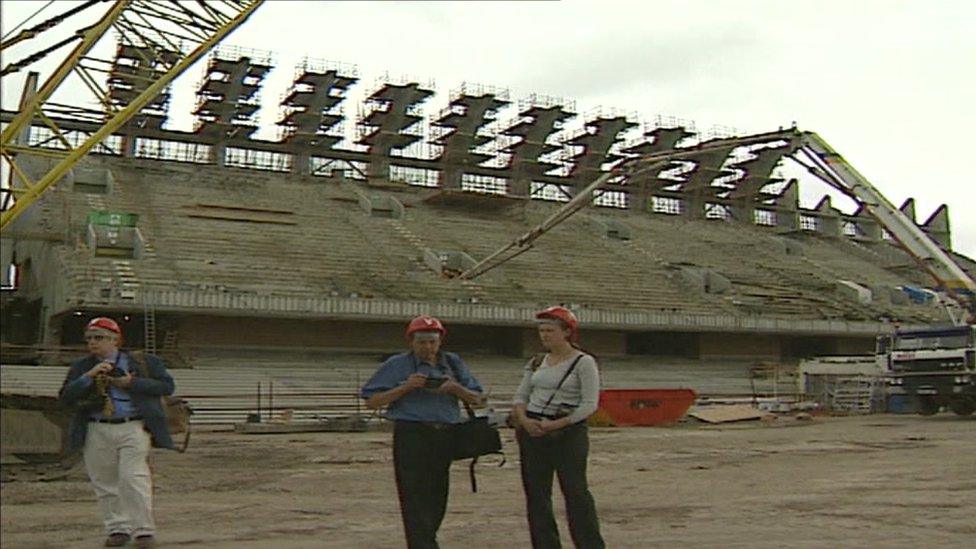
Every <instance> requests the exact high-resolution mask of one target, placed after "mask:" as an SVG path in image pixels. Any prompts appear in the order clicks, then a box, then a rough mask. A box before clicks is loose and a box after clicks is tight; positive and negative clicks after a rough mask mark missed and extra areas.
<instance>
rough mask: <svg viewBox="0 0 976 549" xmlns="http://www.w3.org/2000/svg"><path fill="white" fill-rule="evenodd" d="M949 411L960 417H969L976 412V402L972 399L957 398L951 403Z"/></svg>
mask: <svg viewBox="0 0 976 549" xmlns="http://www.w3.org/2000/svg"><path fill="white" fill-rule="evenodd" d="M949 409H950V410H952V412H953V413H954V414H956V415H959V416H968V415H970V414H972V413H973V412H976V401H973V399H971V398H956V399H952V400H950V401H949Z"/></svg>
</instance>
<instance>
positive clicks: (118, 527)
mask: <svg viewBox="0 0 976 549" xmlns="http://www.w3.org/2000/svg"><path fill="white" fill-rule="evenodd" d="M85 342H86V343H87V345H88V351H89V354H88V356H85V357H84V358H80V359H78V360H76V361H75V362H74V363H72V364H71V367H70V368H69V369H68V375H67V377H66V378H65V381H64V384H63V385H62V386H61V391H60V393H59V399H60V400H61V402H62V404H64V405H66V406H69V407H70V408H71V409H72V416H71V421H70V423H69V427H68V439H69V440H68V445H69V448H70V449H71V450H74V449H78V448H83V454H84V461H85V469H86V470H87V471H88V477H89V479H90V480H91V483H92V486H93V487H94V489H95V495H96V496H97V498H98V507H99V510H100V511H101V514H102V521H103V523H104V525H105V530H106V533H107V535H108V537H107V538H106V540H105V546H106V547H120V546H123V545H126V544H128V543H129V541H130V540H132V541H133V544H134V546H135V547H152V546H153V545H154V544H155V535H156V525H155V521H154V519H153V509H152V475H151V472H150V468H149V451H150V447H157V448H173V447H174V444H173V439H172V437H171V435H170V432H169V427H168V426H167V424H166V416H165V414H164V411H163V408H162V405H161V404H160V397H161V396H166V395H171V394H173V390H174V388H175V385H174V383H173V378H172V377H171V376H170V375H169V373H168V372H167V371H166V367H165V365H163V362H162V361H161V360H160V359H159V358H158V357H156V356H153V355H143V356H141V357H139V358H138V359H137V358H136V357H134V356H133V355H132V353H130V352H128V351H125V350H122V349H121V348H120V347H121V345H122V329H121V328H120V327H119V325H118V323H117V322H116V321H114V320H112V319H111V318H107V317H98V318H94V319H92V320H91V321H89V322H88V324H87V325H86V327H85ZM143 362H144V365H143V364H142V363H143Z"/></svg>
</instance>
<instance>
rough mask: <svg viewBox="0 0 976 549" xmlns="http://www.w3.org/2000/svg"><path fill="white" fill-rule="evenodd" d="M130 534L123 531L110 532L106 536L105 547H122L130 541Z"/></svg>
mask: <svg viewBox="0 0 976 549" xmlns="http://www.w3.org/2000/svg"><path fill="white" fill-rule="evenodd" d="M129 539H130V536H129V534H123V533H121V532H116V533H114V534H109V535H108V537H107V538H105V547H122V546H123V545H125V544H126V543H129Z"/></svg>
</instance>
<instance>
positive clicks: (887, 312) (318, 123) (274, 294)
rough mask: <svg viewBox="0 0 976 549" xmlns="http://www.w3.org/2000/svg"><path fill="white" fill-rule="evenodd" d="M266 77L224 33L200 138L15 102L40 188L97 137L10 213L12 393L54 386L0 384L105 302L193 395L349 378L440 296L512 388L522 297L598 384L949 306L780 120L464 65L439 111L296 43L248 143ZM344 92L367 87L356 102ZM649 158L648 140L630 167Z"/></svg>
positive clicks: (837, 334)
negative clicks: (838, 193)
mask: <svg viewBox="0 0 976 549" xmlns="http://www.w3.org/2000/svg"><path fill="white" fill-rule="evenodd" d="M123 38H124V36H123ZM140 48H141V49H140ZM153 55H157V56H158V55H159V54H158V51H156V52H155V53H154V52H153V51H150V49H149V48H148V47H147V46H146V45H145V44H141V45H140V44H139V43H127V42H126V41H125V40H122V41H120V42H119V44H118V47H117V49H116V57H115V59H114V60H112V61H111V69H110V70H108V71H107V72H108V75H109V76H108V80H107V83H106V84H105V86H106V88H105V92H106V96H105V97H106V98H107V101H106V102H105V104H107V105H110V106H111V107H112V108H111V110H112V112H121V111H123V110H124V109H125V108H126V107H128V106H129V105H130V102H131V101H132V100H133V98H135V97H137V96H140V94H141V93H142V92H144V91H145V90H146V89H148V86H149V85H150V84H151V83H153V82H154V79H153V75H154V74H156V73H154V71H156V72H159V73H160V74H161V72H162V71H161V69H159V68H158V67H157V66H156V65H147V63H146V59H147V58H152V56H153ZM270 69H271V63H270V61H268V60H267V59H264V58H262V57H261V56H260V55H257V54H255V52H249V51H245V50H240V49H235V48H227V47H225V48H220V47H218V48H216V49H214V50H213V52H212V53H211V54H210V56H209V58H208V68H207V71H206V73H205V75H204V77H203V79H202V81H201V83H200V85H199V88H198V91H197V95H198V103H197V106H196V109H195V110H194V112H193V115H194V116H195V117H196V121H197V125H196V128H195V130H194V131H191V132H184V131H175V130H172V129H168V126H167V124H166V119H167V116H172V114H173V113H169V112H168V108H169V105H168V100H169V96H168V93H167V91H166V90H165V89H163V90H162V91H160V92H159V93H158V94H155V95H153V99H152V101H151V102H148V103H145V104H143V105H141V106H140V105H137V106H138V107H139V109H138V112H136V113H134V114H132V115H131V116H130V117H128V118H127V120H124V121H121V122H119V123H118V124H117V125H116V126H117V127H115V128H114V129H111V131H106V132H104V133H105V134H104V135H99V132H102V131H103V130H104V129H105V127H106V126H105V117H104V113H102V115H101V116H102V117H101V118H100V117H99V115H98V113H97V112H96V113H92V112H79V111H68V110H63V109H62V110H61V111H60V112H50V111H49V112H46V113H45V116H44V117H40V116H33V117H31V115H30V112H28V113H27V115H26V119H24V116H22V115H23V113H25V112H27V111H25V109H26V108H27V107H30V108H36V107H37V105H33V106H32V105H31V104H30V98H31V97H34V96H36V95H37V94H38V93H39V89H38V86H37V83H36V82H37V81H36V79H34V80H33V82H34V84H33V87H28V88H27V89H25V90H24V93H23V97H24V98H25V99H24V101H23V102H22V105H21V108H20V109H18V110H4V111H3V113H2V116H3V122H4V124H5V125H7V126H8V127H9V126H10V125H11V124H16V123H18V121H19V122H20V124H21V126H20V127H19V128H18V131H17V135H16V136H15V137H13V138H12V139H11V141H10V143H9V145H8V144H7V141H5V148H6V149H7V151H9V152H10V155H11V157H13V156H15V157H16V168H15V170H12V172H11V178H14V177H15V176H16V177H17V178H20V177H21V176H23V178H24V179H25V180H32V181H40V180H43V179H44V178H45V177H47V176H49V175H50V174H51V173H52V170H53V169H55V168H56V167H57V166H59V165H61V164H59V163H61V162H62V161H63V158H64V156H65V155H67V154H68V153H70V152H71V151H73V150H75V149H77V148H79V147H80V146H81V145H82V144H83V143H86V142H87V141H88V140H90V139H91V138H92V136H97V137H98V139H97V143H95V144H94V145H92V146H91V147H90V150H89V151H88V153H87V154H86V155H84V156H83V157H82V158H80V159H78V161H77V162H75V163H73V164H71V165H70V167H69V169H64V170H63V173H57V174H55V175H56V176H57V177H56V178H55V181H52V182H51V186H50V188H48V189H46V190H45V191H44V192H43V194H40V195H39V196H38V197H37V198H36V200H35V201H33V203H32V204H30V205H29V206H28V207H26V208H25V209H24V210H23V211H21V212H19V215H18V216H17V217H16V219H13V220H11V221H10V222H9V223H6V222H5V226H4V228H3V235H2V239H3V242H2V244H3V246H2V250H3V269H2V271H3V274H4V287H5V290H4V292H3V294H2V299H3V323H2V325H3V330H2V343H3V354H4V359H3V360H4V367H5V380H4V389H5V390H7V389H8V387H11V386H12V384H15V383H18V382H20V383H24V384H26V385H31V384H35V386H44V387H48V390H50V388H51V387H53V386H54V385H55V381H54V380H55V379H56V378H57V377H58V376H57V375H54V374H51V375H49V376H47V377H45V376H43V375H40V374H36V373H35V374H25V373H23V372H24V371H25V370H24V369H20V370H18V372H20V373H18V374H17V375H18V376H20V377H18V378H17V379H15V378H14V377H13V374H9V375H8V374H7V371H12V370H10V369H9V368H7V365H8V364H11V363H21V364H45V365H64V364H65V363H66V361H67V360H68V359H70V358H72V357H75V356H77V355H78V354H79V353H81V352H82V350H83V345H82V343H83V342H82V335H83V334H82V331H83V330H82V327H83V326H84V323H85V322H86V321H87V320H88V319H90V318H91V317H93V316H96V315H110V316H113V317H115V318H117V319H119V320H120V321H121V322H122V324H123V329H124V331H125V334H126V340H127V344H128V345H129V346H133V347H141V348H146V349H148V350H150V351H153V352H156V353H158V354H160V355H161V356H163V357H164V359H166V360H167V362H168V364H169V365H170V366H171V367H172V368H174V369H177V373H176V375H177V380H178V382H180V380H181V379H185V380H186V383H184V384H183V385H182V387H181V391H182V392H183V393H184V394H186V393H188V392H189V393H194V392H196V391H199V393H200V394H203V393H205V392H206V391H207V390H208V389H207V388H208V387H212V386H213V385H214V383H213V380H214V379H218V378H220V377H221V376H224V374H225V373H226V372H227V371H228V370H237V371H247V372H251V373H252V374H253V376H252V377H247V376H244V377H241V376H237V378H236V379H240V380H242V381H240V382H239V385H240V387H241V388H239V391H240V392H243V391H245V390H250V389H244V388H243V387H245V386H248V384H250V383H252V382H253V381H254V380H278V381H279V386H282V385H286V384H287V383H289V380H298V379H301V380H305V381H303V382H302V383H306V384H307V383H309V381H308V380H316V381H315V383H316V384H318V386H321V387H322V388H323V389H326V388H329V387H335V385H334V382H337V380H341V382H342V383H345V384H348V386H349V387H353V386H354V384H355V379H358V378H356V377H355V376H357V375H363V374H364V373H365V372H368V371H369V370H370V369H371V368H373V367H374V366H375V364H376V363H377V361H379V360H380V359H381V357H383V356H385V355H386V354H388V353H392V352H395V351H397V350H398V349H399V348H400V347H401V346H402V330H403V327H404V325H405V323H406V321H407V320H408V319H409V318H410V317H412V316H413V315H416V314H420V313H427V314H432V315H435V316H438V317H440V318H441V319H442V320H443V321H444V322H445V323H446V324H447V325H448V329H449V336H448V340H447V347H448V348H450V349H452V350H457V351H459V352H461V353H463V354H464V356H465V357H466V358H468V360H469V362H470V363H471V366H472V368H474V369H475V371H478V368H479V366H481V367H483V368H484V371H485V372H486V373H485V374H484V377H486V378H487V379H488V380H489V385H493V386H494V387H496V388H497V389H498V390H497V393H496V396H498V397H500V398H507V394H508V393H507V391H508V390H509V389H511V388H513V387H514V385H515V384H516V383H517V381H518V379H517V378H518V375H519V374H518V370H519V368H520V367H521V364H522V362H523V358H524V357H526V356H528V355H530V354H531V353H533V352H535V351H536V350H537V342H536V337H535V335H534V328H533V323H532V318H533V316H532V313H533V312H534V311H536V310H538V309H539V308H541V307H544V306H547V305H551V304H555V303H560V304H564V305H566V306H567V307H570V308H571V309H573V310H574V311H575V312H576V313H577V314H578V316H579V318H580V320H581V322H582V325H583V341H584V344H585V346H586V347H587V348H588V349H590V350H591V351H593V352H594V353H596V354H597V355H598V356H600V357H601V359H602V367H603V372H604V376H605V379H606V383H607V385H608V386H618V387H619V386H632V385H655V386H687V387H691V388H694V389H696V390H698V391H699V392H700V393H716V394H718V393H723V394H724V393H742V392H747V389H748V383H749V381H748V379H747V376H746V375H745V374H744V372H747V371H748V370H749V369H750V368H753V367H755V366H756V365H757V364H759V363H766V364H768V363H775V364H781V365H784V366H795V365H796V364H797V362H798V361H799V360H800V359H802V358H805V357H810V356H817V355H831V354H858V353H870V352H872V350H873V348H874V341H875V338H876V336H878V335H880V334H884V333H889V332H891V331H892V330H893V329H894V327H895V326H923V325H931V324H940V323H949V322H950V321H952V320H954V318H953V317H954V316H955V315H958V314H960V313H959V311H956V312H954V311H953V309H952V307H950V306H949V305H950V302H951V301H952V300H951V299H950V298H949V297H947V296H946V294H945V290H946V289H947V288H944V287H939V285H938V284H937V283H936V282H935V279H933V278H932V276H930V273H929V272H927V269H926V268H924V267H922V266H920V265H919V262H918V261H917V257H913V255H917V254H913V253H910V251H906V249H905V248H904V247H903V246H902V245H900V244H899V242H897V240H902V239H900V238H897V239H896V238H892V236H893V235H892V234H891V231H890V228H889V227H888V226H887V225H886V224H885V222H884V219H883V218H882V219H879V215H878V213H877V212H876V211H871V208H870V206H871V205H872V204H870V203H868V202H867V201H860V202H862V204H861V208H859V209H858V210H857V211H856V212H855V213H853V214H845V213H842V212H841V211H839V210H838V209H836V208H834V207H833V206H832V204H831V200H830V198H829V197H828V196H825V197H824V198H823V200H822V201H820V203H819V204H818V205H817V206H816V207H814V208H812V209H807V208H802V207H801V206H800V200H799V185H800V183H799V182H798V181H797V180H795V179H788V178H784V177H782V176H781V175H780V173H781V172H780V170H779V169H778V168H779V166H781V165H782V164H783V163H785V162H798V163H799V164H800V165H801V166H806V167H807V168H809V169H811V170H812V171H818V170H822V169H823V167H822V166H821V167H818V166H817V165H816V163H815V162H812V161H806V162H805V161H804V160H803V156H802V155H801V154H800V153H801V152H802V148H803V147H802V144H803V136H804V135H805V134H803V132H800V131H798V130H796V129H795V128H788V129H780V130H777V131H773V132H770V133H767V134H758V135H746V136H734V135H696V134H695V133H694V132H693V131H691V129H692V128H690V127H688V125H687V124H685V125H682V124H680V123H675V121H669V120H659V121H657V123H655V124H640V123H638V121H637V120H635V119H634V118H633V117H631V116H626V115H620V114H616V113H606V112H595V113H588V114H583V115H578V114H577V113H575V112H574V108H573V105H572V102H569V101H563V100H559V99H554V98H550V97H542V96H530V97H527V98H524V99H519V100H512V99H511V98H510V97H509V94H508V92H506V91H505V90H500V89H496V88H491V87H488V86H476V85H462V86H460V87H459V88H458V89H456V90H454V91H453V92H451V93H450V96H449V98H448V101H447V107H446V108H444V109H442V110H441V111H440V112H428V111H426V110H425V109H424V105H425V103H427V102H428V100H430V99H431V98H432V97H434V95H435V91H434V90H433V89H430V88H429V87H428V86H425V85H423V84H421V83H418V82H415V81H402V82H401V81H392V80H390V79H386V80H380V81H377V82H375V83H373V84H372V85H371V87H370V86H369V85H366V84H363V83H360V82H359V78H358V76H357V74H356V71H355V70H354V69H352V68H350V67H344V66H338V65H334V64H328V63H324V62H322V63H317V62H315V61H306V62H304V63H302V64H301V66H298V67H297V68H296V71H295V78H294V82H293V85H292V87H291V89H290V90H289V92H288V93H287V94H286V95H285V96H284V98H283V99H282V101H281V103H280V110H281V113H282V116H281V118H280V122H279V126H280V138H278V139H275V140H261V139H257V138H254V133H255V131H256V130H257V123H256V121H255V120H256V119H255V113H256V112H257V110H258V108H259V102H258V99H257V97H258V96H259V91H260V89H261V84H262V79H263V78H264V76H265V75H266V74H267V73H268V72H269V70H270ZM357 86H364V87H365V88H366V89H365V90H364V91H365V93H364V94H363V96H364V97H365V99H364V100H363V101H362V102H361V103H360V104H356V105H347V104H346V103H347V102H348V101H347V97H348V96H349V95H350V91H351V90H353V89H354V88H356V87H357ZM40 91H43V90H40ZM352 109H355V110H356V111H357V112H358V115H357V116H355V117H347V116H346V114H345V113H346V112H347V111H349V110H352ZM347 121H351V122H352V123H353V130H352V131H347ZM567 128H575V129H572V130H570V129H567ZM5 137H7V136H6V133H5ZM642 158H654V159H663V160H661V161H660V162H657V163H652V164H649V165H647V167H646V169H642V170H634V169H627V167H628V166H632V165H633V164H634V162H637V161H639V160H640V159H642ZM45 174H47V175H45ZM601 178H602V184H600V185H599V186H598V188H594V187H593V185H592V184H593V182H594V181H597V180H600V179H601ZM16 185H18V183H17V182H16V181H14V183H13V184H12V186H11V185H8V186H7V188H8V189H10V188H12V187H15V186H16ZM13 195H14V193H12V192H7V193H6V199H5V202H4V203H5V209H9V207H10V206H11V204H12V202H11V201H10V198H11V197H13ZM853 196H854V198H855V200H858V196H857V195H856V193H853ZM580 197H582V200H579V199H580ZM14 198H16V197H14ZM580 202H582V203H583V204H582V205H581V206H579V207H578V208H575V209H572V210H567V209H566V208H567V207H569V206H572V205H574V204H576V203H580ZM895 211H896V213H897V214H898V215H900V216H902V218H903V219H907V220H909V221H910V222H911V224H912V225H913V227H915V228H916V229H917V230H918V234H920V235H922V237H923V238H925V239H927V240H928V241H929V242H930V243H931V244H932V245H933V246H934V247H937V248H938V249H939V250H941V251H942V252H943V253H944V254H945V255H946V257H949V258H950V259H951V261H952V262H954V263H955V264H956V265H958V266H959V267H960V268H961V270H962V272H965V273H968V276H969V277H970V278H971V277H972V276H973V273H976V263H974V262H973V261H972V260H971V259H970V258H967V257H964V256H962V255H959V254H956V253H953V252H952V251H951V233H950V224H949V214H948V210H947V208H946V207H944V206H943V207H941V208H939V209H938V210H937V211H936V212H935V213H933V214H932V215H931V216H930V217H928V218H927V219H926V220H925V221H924V222H922V223H918V224H916V223H915V211H914V205H913V203H912V201H908V202H906V203H905V204H903V205H902V206H901V207H900V208H898V209H896V210H895ZM564 212H567V213H564ZM553 219H558V221H559V222H558V223H555V222H552V220H553ZM540 228H541V229H540ZM513 242H515V243H516V244H517V245H516V246H514V249H515V250H516V252H515V253H510V254H509V257H506V258H505V260H504V261H497V262H495V263H493V264H490V265H486V264H485V263H484V260H486V259H487V258H491V257H493V254H494V253H495V252H496V251H497V250H500V249H505V248H506V246H508V247H509V248H512V246H511V244H512V243H513ZM11 267H13V268H12V269H11ZM962 314H965V312H963V313H962ZM180 368H184V369H188V370H179V369H180ZM189 369H192V372H191V371H190V370H189ZM45 370H50V371H54V372H55V373H57V374H59V375H61V374H60V372H62V370H61V369H45ZM32 376H33V377H32ZM181 376H182V377H181ZM18 379H19V380H21V381H18ZM224 379H226V377H224ZM38 380H40V381H38ZM44 380H47V381H44ZM296 383H298V382H297V381H296ZM188 384H189V385H188ZM194 384H195V385H194ZM330 384H331V385H330ZM187 387H189V389H187ZM216 408H219V406H216V405H215V409H216ZM213 417H214V418H216V417H217V416H213ZM221 418H223V419H222V420H227V421H240V420H242V419H243V417H241V414H237V415H233V416H226V417H225V416H221Z"/></svg>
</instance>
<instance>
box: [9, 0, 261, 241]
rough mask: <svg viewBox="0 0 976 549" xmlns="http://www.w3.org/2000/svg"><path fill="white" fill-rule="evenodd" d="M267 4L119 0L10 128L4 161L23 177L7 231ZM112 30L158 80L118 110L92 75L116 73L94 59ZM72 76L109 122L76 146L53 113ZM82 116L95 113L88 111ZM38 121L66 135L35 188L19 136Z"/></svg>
mask: <svg viewBox="0 0 976 549" xmlns="http://www.w3.org/2000/svg"><path fill="white" fill-rule="evenodd" d="M263 1H264V0H232V1H226V2H220V3H216V2H212V3H205V2H199V3H197V4H190V3H183V2H170V3H164V2H153V1H149V0H117V1H116V2H115V3H114V4H112V7H111V8H110V9H109V10H108V11H107V12H106V13H105V15H104V16H102V17H101V19H99V20H98V21H97V22H96V23H94V24H93V25H91V26H89V27H86V28H84V29H82V30H81V31H79V32H80V33H81V35H82V39H81V42H80V43H79V44H78V45H77V46H76V47H75V48H74V49H73V50H72V51H71V53H70V54H68V56H67V57H66V58H65V59H64V60H63V61H62V62H61V64H60V65H59V66H58V68H57V69H56V70H55V71H54V72H53V73H52V74H51V75H50V77H48V79H47V80H46V81H45V82H44V83H43V84H42V85H41V87H40V89H39V90H37V91H36V92H33V93H32V90H27V89H25V93H24V96H23V97H22V100H21V105H20V111H19V112H18V113H17V115H16V116H14V118H13V119H12V120H11V121H10V123H9V124H8V125H7V126H6V127H5V128H4V129H3V133H2V136H0V143H2V146H3V152H4V160H5V161H6V162H9V163H10V166H11V173H12V174H13V175H16V177H13V176H12V177H11V181H10V188H9V189H8V190H9V192H10V193H12V195H13V197H14V199H15V202H14V204H13V206H12V207H11V208H10V209H7V210H5V211H3V212H2V213H0V228H6V227H7V225H8V224H9V223H10V222H12V221H13V220H14V219H16V218H17V216H18V215H20V213H21V212H23V211H24V210H25V209H26V208H27V207H29V206H30V205H31V204H33V203H34V201H36V200H37V199H38V198H39V197H40V196H41V195H42V194H43V193H44V191H45V190H47V189H48V188H49V187H51V186H52V185H53V184H54V183H55V182H56V181H58V180H59V179H60V178H61V177H62V176H64V175H65V174H66V173H67V172H68V170H70V169H71V168H72V166H74V164H75V163H76V162H77V161H78V160H79V159H81V158H82V157H83V156H84V155H85V154H87V153H88V151H90V150H91V149H92V148H93V147H94V146H95V145H97V144H98V143H100V142H102V141H103V140H104V139H106V138H107V137H108V136H110V135H111V134H112V133H113V132H115V131H117V130H118V129H119V128H121V127H122V126H123V125H124V124H125V123H126V122H127V121H129V120H130V119H131V118H132V117H133V116H134V115H136V113H138V112H139V111H140V110H141V109H142V108H143V107H145V106H146V105H147V104H149V103H150V102H151V101H152V100H153V99H154V98H155V97H156V96H157V95H158V94H159V93H160V92H161V91H163V89H164V88H165V87H166V86H167V85H169V84H170V83H171V82H172V81H173V79H175V78H176V77H177V76H179V75H180V74H181V73H183V71H185V70H186V69H187V68H188V67H189V66H190V65H192V64H193V63H194V62H196V61H197V60H198V59H200V58H201V57H202V56H204V55H205V54H206V53H207V52H208V51H210V50H211V49H212V48H213V47H214V46H215V45H216V44H217V43H218V42H220V41H221V40H222V39H223V38H224V37H226V36H227V35H228V34H229V33H230V32H231V31H233V30H234V29H235V28H237V27H238V26H239V25H241V24H242V23H243V22H244V21H245V20H246V19H247V18H248V17H249V16H250V15H251V14H252V13H253V12H254V10H256V9H257V8H258V7H259V6H260V5H261V4H262V3H263ZM110 29H112V30H114V31H116V32H117V33H118V34H119V45H120V47H131V48H134V49H137V50H138V51H139V52H140V55H142V56H143V57H144V59H143V61H145V64H146V66H147V67H151V69H152V70H151V74H153V75H155V78H150V79H149V81H147V82H143V84H142V85H140V88H141V89H142V92H141V93H139V94H138V95H137V96H136V97H135V98H133V99H132V100H131V101H129V102H128V103H127V104H125V105H124V106H122V105H117V104H114V103H113V101H111V100H110V98H109V93H108V91H107V90H106V89H104V88H103V87H102V86H101V85H99V83H98V82H97V80H96V79H95V78H94V77H93V76H92V74H91V73H92V72H104V69H103V68H100V67H101V65H102V64H104V66H110V65H111V63H110V62H108V61H105V60H99V59H93V58H90V57H88V56H87V55H88V53H89V52H90V51H91V50H92V48H93V47H94V46H95V44H96V43H98V42H99V41H100V40H101V39H102V38H103V37H104V36H105V35H106V33H107V32H108V31H109V30H110ZM5 46H6V45H5ZM72 74H75V75H76V76H78V77H79V78H80V79H81V80H82V82H83V83H84V84H85V86H84V88H86V89H87V90H88V91H89V92H90V93H91V95H90V96H89V101H88V102H86V103H85V104H92V103H94V104H98V105H101V107H102V110H101V111H95V112H94V114H96V115H98V116H100V117H101V118H102V120H104V122H103V123H102V125H101V126H100V127H99V128H98V130H96V131H95V132H93V133H92V134H91V135H89V136H88V138H87V139H85V141H84V142H82V143H80V144H78V145H76V146H74V147H72V146H71V144H70V143H69V142H68V141H67V140H66V139H63V136H64V134H65V133H66V132H63V131H61V129H60V128H58V127H57V124H56V123H55V122H54V120H53V119H54V118H55V117H51V116H48V114H47V113H50V112H52V111H54V110H56V109H57V108H58V104H57V103H56V102H54V101H52V100H51V99H52V96H53V95H54V93H55V92H56V91H57V90H58V89H59V87H61V85H62V84H63V83H64V81H65V79H67V78H68V77H69V76H70V75H72ZM140 76H141V75H140ZM79 88H81V87H79ZM91 97H94V102H92V101H91ZM81 110H83V111H89V112H91V111H90V109H87V108H83V109H81ZM35 118H37V119H40V120H42V121H43V122H44V123H45V124H46V125H48V126H49V127H50V129H51V130H52V131H53V132H54V135H56V136H61V139H60V140H61V142H62V143H63V144H64V149H61V150H51V149H46V150H44V151H43V153H44V154H45V155H47V156H51V155H52V154H53V155H54V156H55V158H56V159H57V161H56V162H55V163H54V165H53V166H52V167H51V168H50V169H49V170H48V171H47V172H46V173H44V174H43V175H41V176H40V177H39V179H37V180H36V181H31V180H30V178H29V177H28V176H27V174H26V172H25V171H24V170H22V169H20V168H19V167H18V166H17V163H16V155H17V154H19V153H31V152H35V147H31V146H30V145H29V144H27V143H21V142H19V141H20V140H19V139H17V137H18V136H20V135H21V134H22V133H23V130H24V128H25V127H26V126H28V125H29V124H30V122H31V121H32V120H34V119H35Z"/></svg>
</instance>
